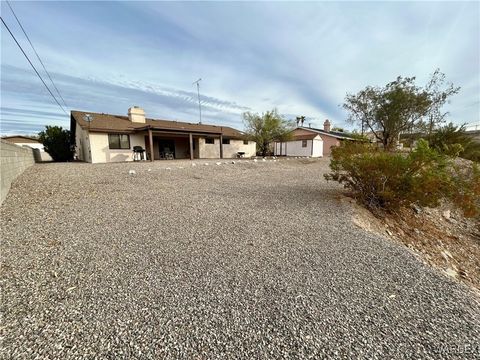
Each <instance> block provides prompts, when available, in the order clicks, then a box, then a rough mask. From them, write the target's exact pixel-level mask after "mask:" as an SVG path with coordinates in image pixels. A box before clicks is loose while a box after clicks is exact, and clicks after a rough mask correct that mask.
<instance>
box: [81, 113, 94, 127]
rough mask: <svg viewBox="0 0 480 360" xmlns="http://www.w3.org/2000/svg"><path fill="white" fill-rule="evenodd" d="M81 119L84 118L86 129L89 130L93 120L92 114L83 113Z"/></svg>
mask: <svg viewBox="0 0 480 360" xmlns="http://www.w3.org/2000/svg"><path fill="white" fill-rule="evenodd" d="M83 120H85V122H86V123H87V124H88V129H89V130H90V123H91V122H92V120H93V116H92V115H90V114H85V115H83Z"/></svg>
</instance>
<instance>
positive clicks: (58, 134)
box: [38, 125, 73, 161]
mask: <svg viewBox="0 0 480 360" xmlns="http://www.w3.org/2000/svg"><path fill="white" fill-rule="evenodd" d="M38 139H39V140H40V141H41V143H42V144H43V146H44V147H45V151H46V152H48V153H49V154H50V156H51V157H52V159H53V160H54V161H69V160H72V158H73V145H72V143H71V139H70V131H68V130H66V129H63V128H62V127H61V126H48V125H47V126H45V130H44V131H41V132H39V133H38Z"/></svg>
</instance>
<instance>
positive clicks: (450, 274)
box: [445, 268, 458, 278]
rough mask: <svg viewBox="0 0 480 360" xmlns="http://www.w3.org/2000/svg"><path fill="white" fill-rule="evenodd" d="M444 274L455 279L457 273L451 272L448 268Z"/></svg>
mask: <svg viewBox="0 0 480 360" xmlns="http://www.w3.org/2000/svg"><path fill="white" fill-rule="evenodd" d="M445 273H446V274H447V275H448V276H450V277H453V278H456V277H457V275H458V273H457V272H456V271H455V270H453V269H452V268H448V269H447V270H445Z"/></svg>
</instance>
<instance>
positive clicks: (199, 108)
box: [192, 78, 202, 124]
mask: <svg viewBox="0 0 480 360" xmlns="http://www.w3.org/2000/svg"><path fill="white" fill-rule="evenodd" d="M200 81H202V78H200V79H198V80H197V81H194V82H193V83H192V85H193V84H197V95H198V113H199V115H200V122H199V124H201V123H202V105H201V104H200Z"/></svg>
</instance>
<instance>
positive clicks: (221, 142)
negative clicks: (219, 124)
mask: <svg viewBox="0 0 480 360" xmlns="http://www.w3.org/2000/svg"><path fill="white" fill-rule="evenodd" d="M220 159H223V136H222V135H220Z"/></svg>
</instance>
